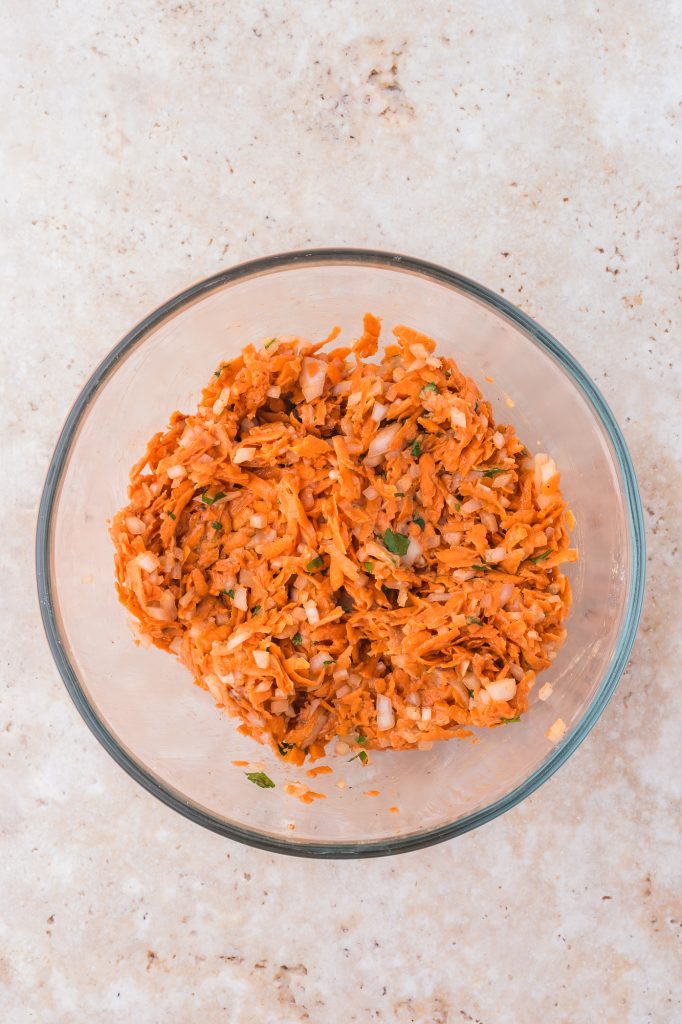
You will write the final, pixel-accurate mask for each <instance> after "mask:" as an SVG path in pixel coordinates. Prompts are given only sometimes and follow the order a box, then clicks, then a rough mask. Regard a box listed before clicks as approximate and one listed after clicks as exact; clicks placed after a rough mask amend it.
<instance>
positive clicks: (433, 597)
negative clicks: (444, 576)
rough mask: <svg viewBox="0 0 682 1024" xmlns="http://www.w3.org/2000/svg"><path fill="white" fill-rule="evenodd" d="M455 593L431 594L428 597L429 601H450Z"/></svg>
mask: <svg viewBox="0 0 682 1024" xmlns="http://www.w3.org/2000/svg"><path fill="white" fill-rule="evenodd" d="M451 597H454V594H429V595H428V596H427V598H426V600H427V601H434V602H437V601H449V600H450V598H451Z"/></svg>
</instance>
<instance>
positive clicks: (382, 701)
mask: <svg viewBox="0 0 682 1024" xmlns="http://www.w3.org/2000/svg"><path fill="white" fill-rule="evenodd" d="M394 725H395V715H394V713H393V705H392V704H391V699H390V697H387V696H386V694H384V693H378V694H377V729H378V730H379V732H387V731H388V730H389V729H392V728H393V726H394Z"/></svg>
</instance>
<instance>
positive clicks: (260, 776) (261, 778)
mask: <svg viewBox="0 0 682 1024" xmlns="http://www.w3.org/2000/svg"><path fill="white" fill-rule="evenodd" d="M244 775H246V777H247V779H248V780H249V782H253V784H254V785H255V786H260V788H261V789H274V788H275V783H274V782H273V781H272V779H271V778H269V777H268V776H267V775H266V774H265V772H244Z"/></svg>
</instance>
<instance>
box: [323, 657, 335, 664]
mask: <svg viewBox="0 0 682 1024" xmlns="http://www.w3.org/2000/svg"><path fill="white" fill-rule="evenodd" d="M322 664H323V665H336V662H335V661H334V659H333V658H327V660H326V661H323V662H322Z"/></svg>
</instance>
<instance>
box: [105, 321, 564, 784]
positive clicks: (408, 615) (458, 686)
mask: <svg viewBox="0 0 682 1024" xmlns="http://www.w3.org/2000/svg"><path fill="white" fill-rule="evenodd" d="M379 333H380V323H379V321H378V320H377V319H376V317H374V316H371V315H369V314H368V315H366V316H365V321H364V330H363V334H362V336H361V337H360V339H359V340H358V341H356V342H355V344H354V345H353V346H352V347H350V348H348V347H341V348H335V349H332V350H331V351H323V346H324V345H326V344H329V343H331V342H333V340H334V339H335V337H336V336H337V334H338V330H335V331H333V332H332V333H331V335H330V336H329V338H327V339H325V341H324V342H319V343H317V344H311V343H309V342H307V341H303V340H301V339H298V338H281V337H280V338H276V339H266V340H265V342H264V344H263V345H262V347H258V348H256V347H254V346H252V345H248V346H247V347H246V348H245V349H244V350H243V352H242V353H241V355H240V356H239V357H238V358H237V359H234V360H232V361H231V362H229V363H224V364H221V366H220V367H219V368H218V369H217V370H216V372H215V374H214V376H213V377H212V379H211V381H210V383H209V385H208V387H207V388H206V389H205V390H204V392H203V396H202V399H201V402H200V404H199V407H198V409H197V412H196V413H195V414H194V415H190V416H186V415H184V414H181V413H179V412H176V413H174V414H173V415H172V416H171V418H170V424H169V427H168V428H167V429H166V430H165V431H163V432H161V433H158V434H156V435H155V436H154V437H153V438H152V439H151V441H150V442H149V445H148V447H147V452H146V454H145V456H144V457H143V458H141V459H140V461H139V462H138V463H137V465H135V466H134V467H133V469H132V472H131V483H130V489H129V497H130V504H129V505H128V506H127V507H126V508H124V509H122V511H120V512H119V513H118V514H117V515H116V516H115V517H114V520H113V523H112V527H111V533H112V537H113V540H114V544H115V548H116V559H115V565H116V580H117V588H118V593H119V596H120V599H121V601H122V602H123V604H124V605H125V606H126V607H127V608H128V609H129V611H130V612H131V613H132V614H133V616H134V617H135V618H136V619H137V620H138V621H139V629H140V631H141V633H142V634H144V635H145V636H147V637H148V638H150V639H151V641H152V642H153V643H154V644H156V646H158V647H160V648H163V649H164V650H168V651H170V652H171V653H173V654H174V655H176V657H178V658H179V659H180V661H181V662H182V663H183V664H184V665H186V666H187V668H188V669H189V670H190V672H191V673H192V674H193V676H194V679H195V681H196V682H197V683H198V685H199V686H201V687H203V688H204V689H206V690H209V691H210V693H211V694H212V696H213V698H214V700H215V701H216V703H217V704H218V705H219V706H220V707H223V708H225V709H226V710H227V711H228V712H229V713H230V714H232V715H235V716H237V717H238V718H240V719H241V726H240V729H241V731H243V732H245V733H247V734H249V735H250V736H253V737H254V738H256V739H257V740H259V741H261V742H267V743H270V744H271V745H272V746H273V747H274V748H275V749H276V750H277V751H278V752H279V754H280V755H281V756H282V757H284V758H285V759H286V760H288V761H291V762H293V763H295V764H301V763H302V762H303V760H304V759H305V757H310V758H311V759H314V758H316V757H319V756H320V755H321V754H322V753H323V752H324V749H325V744H326V743H327V742H328V741H329V740H330V739H332V738H333V737H339V739H340V740H341V741H343V742H344V743H346V744H350V746H351V747H352V749H353V750H362V749H363V748H388V747H392V748H397V749H402V748H409V747H425V746H428V745H430V744H431V742H432V741H434V740H442V739H448V738H450V737H453V736H465V735H468V727H471V726H478V727H490V726H497V725H500V724H503V723H505V722H507V721H510V720H511V721H514V720H516V718H517V717H518V716H519V715H521V714H523V712H525V711H526V709H527V707H528V691H529V688H530V687H531V686H532V685H533V682H534V680H535V677H536V674H537V673H538V672H540V671H542V670H543V669H546V668H547V667H548V666H549V664H550V663H551V661H552V659H553V658H554V656H555V654H556V652H557V650H558V648H559V646H560V644H561V643H562V641H563V638H564V633H565V631H564V625H563V623H564V619H565V617H566V614H567V611H568V608H569V604H570V590H569V585H568V581H567V579H566V577H565V576H564V575H563V574H562V572H561V571H560V566H561V565H562V564H563V563H564V562H571V561H574V560H575V558H576V557H577V553H576V551H575V550H573V549H571V548H570V547H569V546H568V545H569V531H570V529H571V528H572V526H573V517H572V516H571V514H570V512H569V511H568V510H567V509H566V506H565V504H564V501H563V498H562V495H561V491H560V488H559V474H558V472H557V470H556V466H555V465H554V463H553V461H552V460H551V459H550V458H549V457H548V456H547V455H544V454H539V455H535V457H534V458H533V457H531V456H530V455H529V453H528V451H527V450H526V448H525V447H524V446H523V444H522V443H521V442H520V441H519V439H518V438H517V436H516V434H515V432H514V429H513V428H512V427H511V426H502V425H496V424H495V422H494V421H493V417H492V411H491V407H490V405H489V404H488V403H487V402H486V401H485V399H484V398H483V397H482V396H481V393H480V392H479V390H478V388H477V386H476V384H475V383H474V382H473V381H472V380H471V379H469V378H467V377H465V376H464V375H463V374H462V373H461V372H460V371H459V369H458V368H457V366H456V364H455V363H454V361H453V360H452V359H448V358H443V357H438V356H435V355H434V348H435V344H434V342H433V341H432V340H431V339H430V338H428V337H426V336H425V335H422V334H420V333H419V332H418V331H415V330H412V329H411V328H408V327H404V326H398V327H396V328H394V331H393V334H394V336H395V339H396V340H395V343H393V344H390V345H389V346H388V347H387V348H386V349H385V351H384V353H383V357H382V359H381V362H379V363H378V364H377V363H372V362H368V361H367V357H371V356H373V355H374V354H375V353H376V352H377V349H378V343H379ZM346 749H348V748H346Z"/></svg>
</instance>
